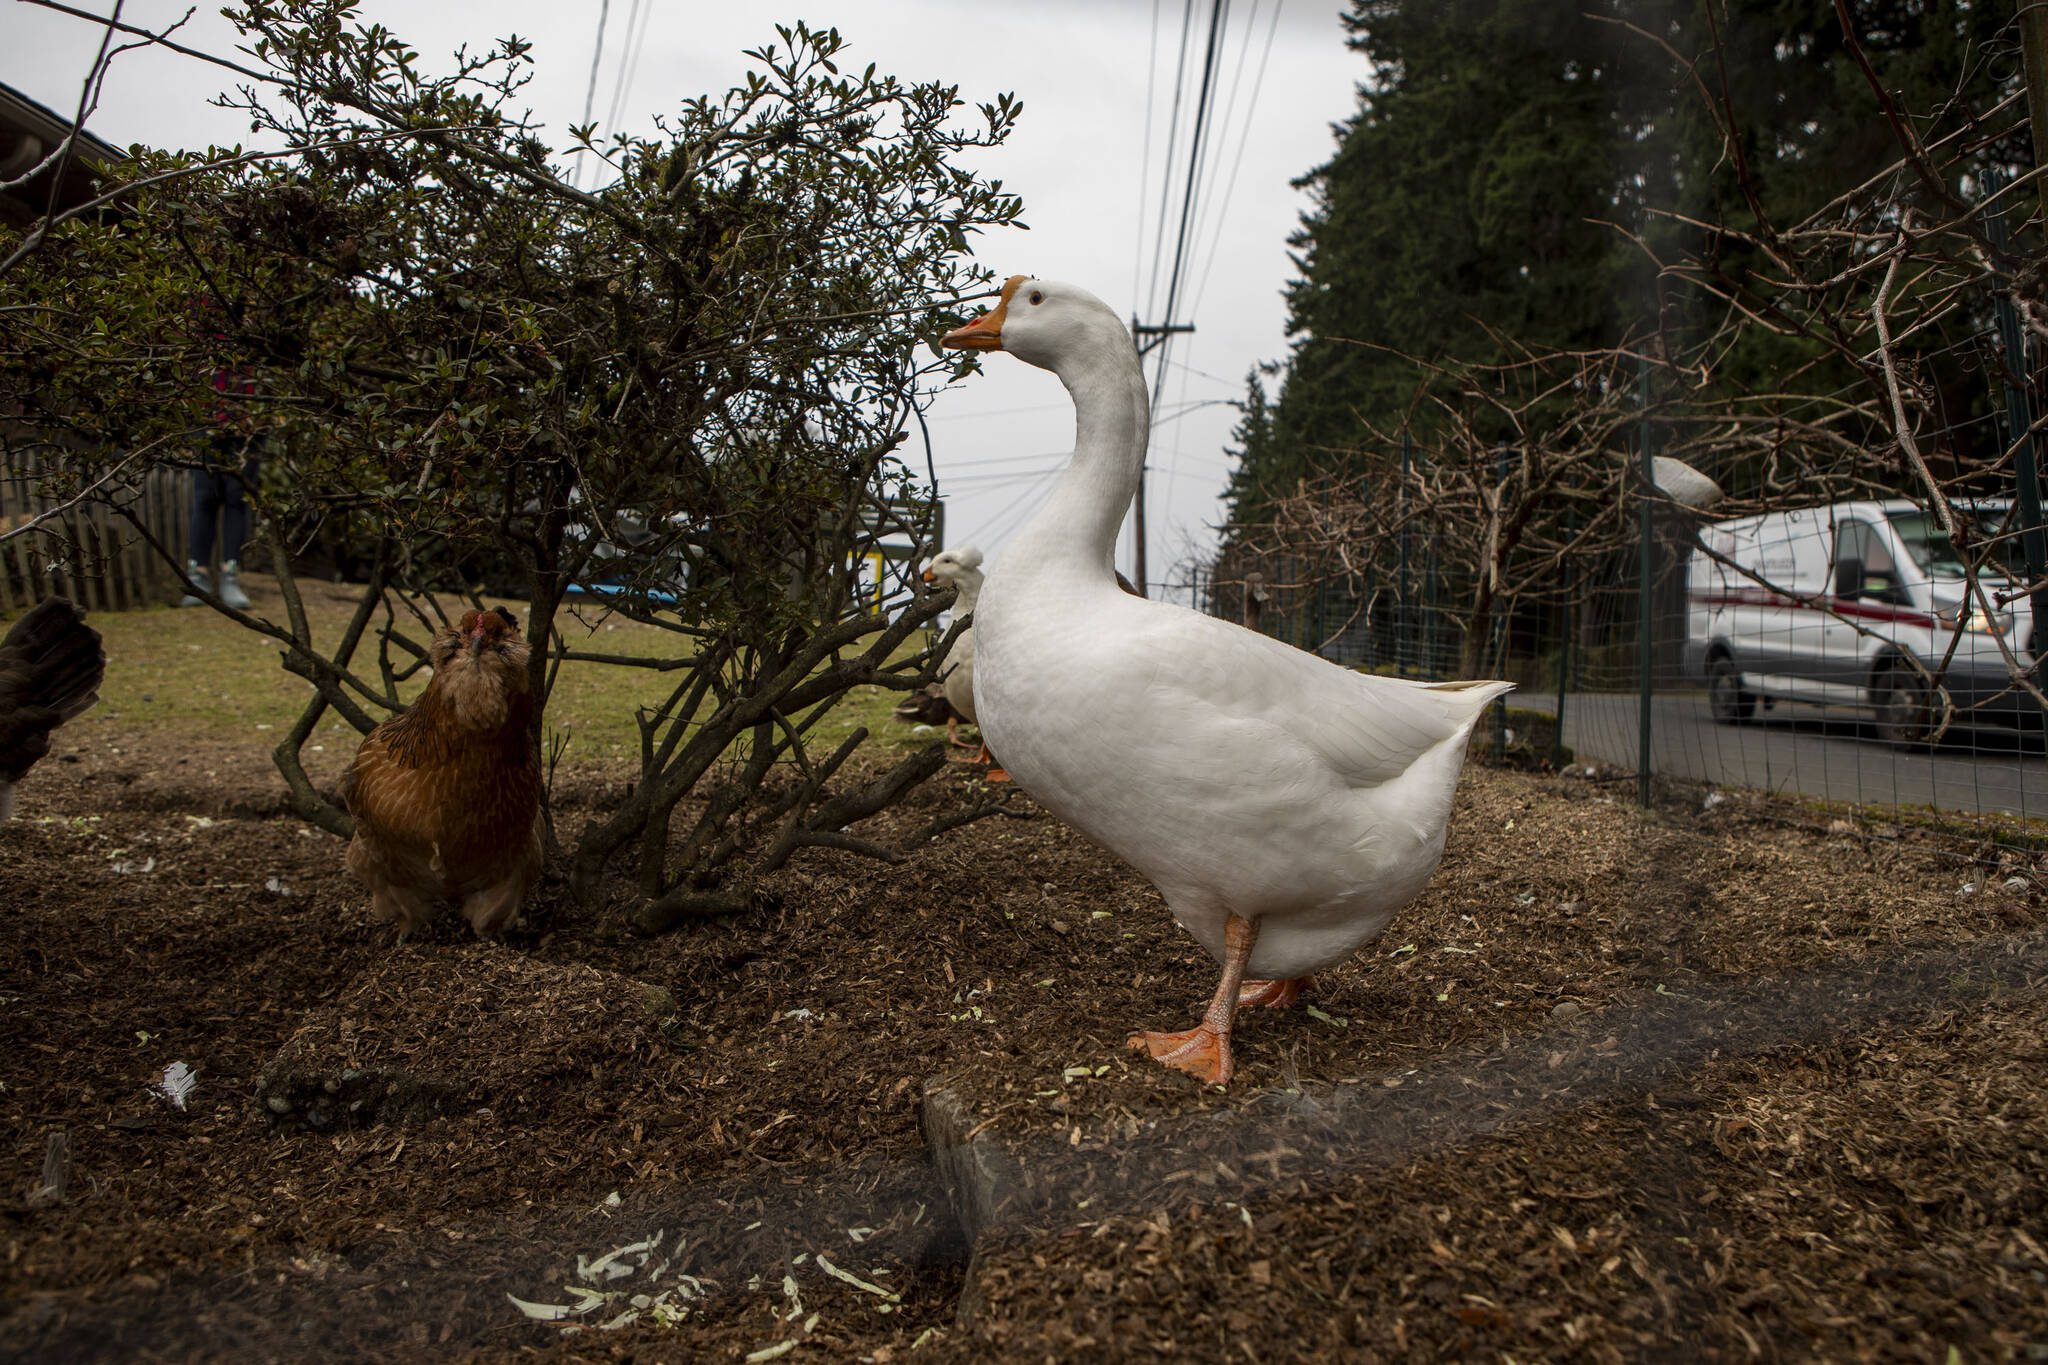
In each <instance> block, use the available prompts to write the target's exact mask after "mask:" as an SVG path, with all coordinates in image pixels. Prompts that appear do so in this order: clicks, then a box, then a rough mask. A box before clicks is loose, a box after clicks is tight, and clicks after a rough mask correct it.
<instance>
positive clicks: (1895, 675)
mask: <svg viewBox="0 0 2048 1365" xmlns="http://www.w3.org/2000/svg"><path fill="white" fill-rule="evenodd" d="M1932 700H1933V698H1932V693H1931V692H1930V691H1929V689H1928V686H1927V680H1926V679H1925V678H1923V677H1921V676H1920V671H1919V670H1918V669H1916V668H1914V667H1913V666H1912V665H1911V664H1909V663H1905V662H1902V661H1900V660H1897V659H1894V660H1892V661H1891V662H1890V663H1888V664H1885V665H1884V666H1883V667H1882V668H1880V669H1878V670H1877V680H1876V681H1875V682H1874V683H1873V684H1872V685H1871V688H1870V701H1871V705H1872V706H1873V707H1874V708H1875V709H1876V711H1877V737H1878V738H1879V739H1881V740H1883V741H1884V742H1885V743H1887V744H1924V743H1926V742H1927V736H1928V735H1929V734H1930V733H1931V732H1932V731H1933V729H1934V717H1933V714H1932V711H1933V707H1932V705H1931V702H1932Z"/></svg>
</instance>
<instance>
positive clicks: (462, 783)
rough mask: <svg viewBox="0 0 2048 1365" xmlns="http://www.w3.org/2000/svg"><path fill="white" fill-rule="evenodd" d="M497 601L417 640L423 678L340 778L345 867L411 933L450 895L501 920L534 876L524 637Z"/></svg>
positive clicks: (533, 763) (488, 921)
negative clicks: (427, 674)
mask: <svg viewBox="0 0 2048 1365" xmlns="http://www.w3.org/2000/svg"><path fill="white" fill-rule="evenodd" d="M518 625H519V623H518V622H517V621H515V620H513V618H512V614H511V613H510V612H508V611H506V610H505V609H504V608H502V607H500V608H497V609H495V610H492V611H470V612H465V613H463V616H462V619H461V621H459V622H458V623H457V624H456V626H455V628H454V629H453V630H450V631H447V632H445V633H443V634H441V635H439V636H436V637H435V639H434V642H433V644H431V645H429V646H428V647H427V658H428V660H429V662H431V663H432V664H433V666H434V678H433V681H432V682H430V683H428V684H427V690H426V691H425V692H423V693H421V694H420V699H419V700H418V701H416V702H414V703H413V704H412V706H411V708H410V709H408V710H407V711H405V712H404V713H403V714H402V715H397V716H393V717H392V718H391V719H390V720H387V721H385V722H384V723H383V724H382V725H379V726H378V727H377V728H376V729H374V730H372V731H370V733H369V734H368V735H366V736H364V737H363V742H362V745H361V747H359V748H358V749H357V750H356V757H355V761H354V762H353V763H351V764H350V765H349V770H348V775H347V777H346V778H345V779H343V783H342V799H343V800H344V801H345V802H346V803H347V804H348V810H349V814H350V815H353V816H354V817H355V821H356V834H355V838H354V839H352V840H351V841H350V842H349V846H348V870H349V871H351V872H353V873H355V874H356V876H357V877H359V878H361V879H362V881H363V883H364V885H366V886H368V887H369V888H370V892H371V902H370V910H371V913H372V914H373V915H375V916H376V917H377V918H378V919H380V920H396V921H397V922H398V927H399V930H400V932H402V933H409V932H411V931H412V930H414V929H416V928H418V927H419V926H420V925H422V924H424V923H426V921H427V920H428V919H429V918H430V917H431V916H432V915H433V914H434V913H435V911H436V910H437V909H438V907H439V904H440V902H442V901H444V900H447V901H453V902H455V903H456V904H457V905H459V906H460V907H461V908H462V916H463V918H464V919H466V920H468V921H469V923H470V927H471V928H473V929H475V930H476V931H477V932H478V933H479V934H492V933H496V932H497V931H498V930H499V929H502V928H503V927H504V926H505V925H506V923H508V922H509V921H510V920H511V918H512V916H513V915H515V914H517V913H518V910H519V903H520V901H521V900H523V899H524V898H525V896H526V893H527V891H528V889H530V888H531V887H532V886H533V883H534V882H535V880H536V879H538V878H539V876H540V868H541V829H540V758H539V755H538V754H537V753H536V752H535V749H534V744H533V737H532V735H531V733H530V732H529V727H530V726H531V724H532V720H533V690H532V687H531V685H530V683H529V682H528V679H527V673H526V661H527V656H528V654H529V652H530V651H529V647H528V645H527V643H526V641H524V640H522V639H521V638H520V637H519V632H518Z"/></svg>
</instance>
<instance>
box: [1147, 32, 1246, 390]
mask: <svg viewBox="0 0 2048 1365" xmlns="http://www.w3.org/2000/svg"><path fill="white" fill-rule="evenodd" d="M1229 9H1230V0H1213V3H1212V4H1211V6H1210V9H1209V42H1208V45H1207V50H1206V51H1205V52H1204V54H1203V57H1202V89H1201V93H1200V94H1198V95H1197V96H1196V97H1195V128H1194V136H1193V138H1192V139H1191V140H1190V141H1191V146H1190V148H1189V155H1188V177H1187V183H1186V185H1185V187H1184V188H1183V190H1182V193H1181V201H1180V230H1179V231H1178V232H1177V233H1176V234H1175V237H1174V248H1173V269H1172V270H1171V271H1170V272H1168V274H1167V277H1166V282H1167V288H1166V312H1165V315H1164V316H1165V318H1166V325H1167V326H1172V325H1173V317H1174V308H1175V306H1176V305H1177V304H1178V303H1179V301H1180V291H1181V285H1182V283H1183V282H1184V275H1185V271H1186V268H1187V251H1188V234H1189V232H1190V230H1191V229H1192V227H1193V219H1194V211H1195V191H1196V189H1197V186H1198V183H1199V172H1200V170H1201V165H1202V150H1203V148H1202V139H1203V135H1204V133H1206V132H1207V131H1208V126H1209V109H1210V106H1211V104H1212V103H1213V101H1214V95H1215V81H1216V56H1217V51H1218V49H1219V48H1220V47H1221V45H1222V36H1223V26H1224V24H1225V22H1226V16H1227V15H1228V13H1229ZM1172 344H1173V341H1172V338H1171V337H1170V336H1169V337H1168V338H1167V340H1166V344H1165V345H1164V346H1162V347H1161V349H1160V356H1159V368H1158V370H1157V372H1156V377H1155V379H1154V381H1153V385H1152V401H1153V402H1154V403H1155V404H1156V403H1158V401H1159V397H1160V392H1161V390H1162V389H1163V388H1164V386H1165V382H1166V379H1165V376H1166V353H1167V351H1168V350H1169V349H1171V347H1172Z"/></svg>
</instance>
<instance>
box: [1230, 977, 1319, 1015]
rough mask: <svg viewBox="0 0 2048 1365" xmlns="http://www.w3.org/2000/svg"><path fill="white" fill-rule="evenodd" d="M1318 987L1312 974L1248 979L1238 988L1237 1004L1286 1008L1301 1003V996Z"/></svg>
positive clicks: (1240, 1005) (1240, 1006)
mask: <svg viewBox="0 0 2048 1365" xmlns="http://www.w3.org/2000/svg"><path fill="white" fill-rule="evenodd" d="M1315 987H1316V979H1315V978H1314V977H1312V976H1297V977H1291V978H1289V979H1287V980H1285V981H1247V982H1245V983H1244V985H1243V986H1241V987H1239V988H1238V992H1237V1005H1238V1008H1239V1009H1243V1008H1244V1007H1245V1006H1247V1005H1263V1006H1264V1007H1265V1008H1267V1009H1272V1010H1284V1009H1289V1008H1291V1007H1293V1006H1295V1005H1298V1004H1300V1003H1301V997H1302V996H1304V995H1306V994H1307V993H1308V992H1310V991H1312V990H1314V989H1315Z"/></svg>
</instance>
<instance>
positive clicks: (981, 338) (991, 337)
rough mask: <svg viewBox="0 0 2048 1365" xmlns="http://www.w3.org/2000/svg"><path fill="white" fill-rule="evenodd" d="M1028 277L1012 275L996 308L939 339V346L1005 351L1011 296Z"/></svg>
mask: <svg viewBox="0 0 2048 1365" xmlns="http://www.w3.org/2000/svg"><path fill="white" fill-rule="evenodd" d="M1029 278H1030V276H1028V275H1012V276H1010V278H1009V279H1007V280H1005V281H1003V296H1002V297H1001V298H999V299H997V300H996V306H995V307H993V308H991V309H989V310H988V311H987V312H986V313H983V314H982V315H981V316H980V317H978V318H976V319H975V320H974V321H972V322H970V323H968V324H967V325H966V326H965V327H955V328H954V329H953V330H952V331H950V332H948V333H946V334H945V335H944V336H942V337H940V338H939V345H941V346H945V347H948V348H950V349H952V350H955V351H1000V350H1002V349H1003V317H1004V315H1005V314H1006V313H1008V312H1009V309H1010V296H1011V295H1013V294H1015V293H1016V292H1017V286H1018V285H1020V284H1022V283H1024V281H1025V280H1027V279H1029Z"/></svg>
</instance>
